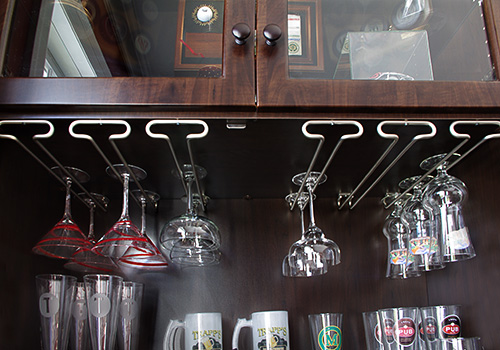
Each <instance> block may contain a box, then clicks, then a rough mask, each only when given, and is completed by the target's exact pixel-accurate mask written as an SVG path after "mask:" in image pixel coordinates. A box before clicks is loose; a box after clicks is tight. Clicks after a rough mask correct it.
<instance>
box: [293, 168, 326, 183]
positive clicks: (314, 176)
mask: <svg viewBox="0 0 500 350" xmlns="http://www.w3.org/2000/svg"><path fill="white" fill-rule="evenodd" d="M306 174H307V173H300V174H297V175H295V176H294V177H293V178H292V182H293V183H294V184H295V185H297V186H300V185H302V183H303V182H304V180H308V181H313V182H314V184H315V185H316V184H318V185H321V184H322V183H324V182H325V181H326V179H327V177H326V175H325V174H323V176H321V178H320V177H319V176H320V175H321V173H320V172H319V171H311V172H310V173H309V176H308V177H307V179H306Z"/></svg>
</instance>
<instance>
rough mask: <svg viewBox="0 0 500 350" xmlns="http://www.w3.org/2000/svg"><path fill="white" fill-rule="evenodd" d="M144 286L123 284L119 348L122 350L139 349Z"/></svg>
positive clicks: (119, 317)
mask: <svg viewBox="0 0 500 350" xmlns="http://www.w3.org/2000/svg"><path fill="white" fill-rule="evenodd" d="M143 290H144V285H143V284H142V283H137V282H123V284H122V295H121V302H120V315H119V316H118V347H119V349H120V350H133V349H137V348H138V345H139V325H140V313H141V303H142V294H143Z"/></svg>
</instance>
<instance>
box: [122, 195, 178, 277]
mask: <svg viewBox="0 0 500 350" xmlns="http://www.w3.org/2000/svg"><path fill="white" fill-rule="evenodd" d="M132 194H133V195H134V197H135V198H137V199H138V200H139V202H140V203H141V235H142V236H143V237H145V238H146V239H147V240H148V241H149V242H150V243H151V246H152V247H154V252H153V254H152V253H151V251H149V249H147V250H145V249H144V248H143V247H140V246H137V245H135V244H132V245H131V246H130V247H129V248H128V249H127V251H126V252H125V253H124V254H123V256H122V257H121V258H120V259H119V260H118V265H119V266H120V267H122V268H135V269H141V270H147V271H159V270H164V269H165V268H166V267H167V266H168V263H167V261H166V260H165V258H164V257H163V255H162V254H161V252H160V251H159V250H158V248H156V246H155V245H154V243H153V242H152V241H151V239H150V238H149V237H148V236H147V234H146V207H147V203H148V200H149V201H151V202H153V203H154V205H155V206H156V204H157V202H158V201H159V200H160V196H159V195H158V194H157V193H154V192H151V191H144V194H145V195H144V194H143V193H142V191H140V190H134V191H132ZM146 196H147V197H146Z"/></svg>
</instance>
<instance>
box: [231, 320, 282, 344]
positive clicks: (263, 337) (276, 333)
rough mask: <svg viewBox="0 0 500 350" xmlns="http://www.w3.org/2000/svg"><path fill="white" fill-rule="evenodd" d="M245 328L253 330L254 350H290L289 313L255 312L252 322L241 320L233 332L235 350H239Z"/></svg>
mask: <svg viewBox="0 0 500 350" xmlns="http://www.w3.org/2000/svg"><path fill="white" fill-rule="evenodd" d="M244 327H250V328H252V342H253V347H252V349H253V350H290V340H289V337H288V312H287V311H262V312H254V313H253V314H252V318H251V319H250V320H247V319H244V318H239V319H238V321H237V322H236V325H235V327H234V331H233V349H238V339H239V336H240V331H241V329H242V328H244Z"/></svg>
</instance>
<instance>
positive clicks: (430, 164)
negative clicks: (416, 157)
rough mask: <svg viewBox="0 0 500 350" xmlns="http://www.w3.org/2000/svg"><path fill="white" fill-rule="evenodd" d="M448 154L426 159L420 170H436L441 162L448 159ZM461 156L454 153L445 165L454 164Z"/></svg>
mask: <svg viewBox="0 0 500 350" xmlns="http://www.w3.org/2000/svg"><path fill="white" fill-rule="evenodd" d="M446 155H447V153H442V154H437V155H435V156H432V157H429V158H426V159H424V160H423V161H422V162H421V163H420V169H422V170H426V171H428V170H431V169H432V168H434V167H435V166H436V164H437V163H439V162H440V161H441V160H443V158H444V157H446ZM460 156H461V155H460V154H458V153H453V154H452V155H451V156H450V158H448V159H447V160H446V162H445V163H444V164H449V163H453V162H455V161H456V160H457V159H458V158H460Z"/></svg>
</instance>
